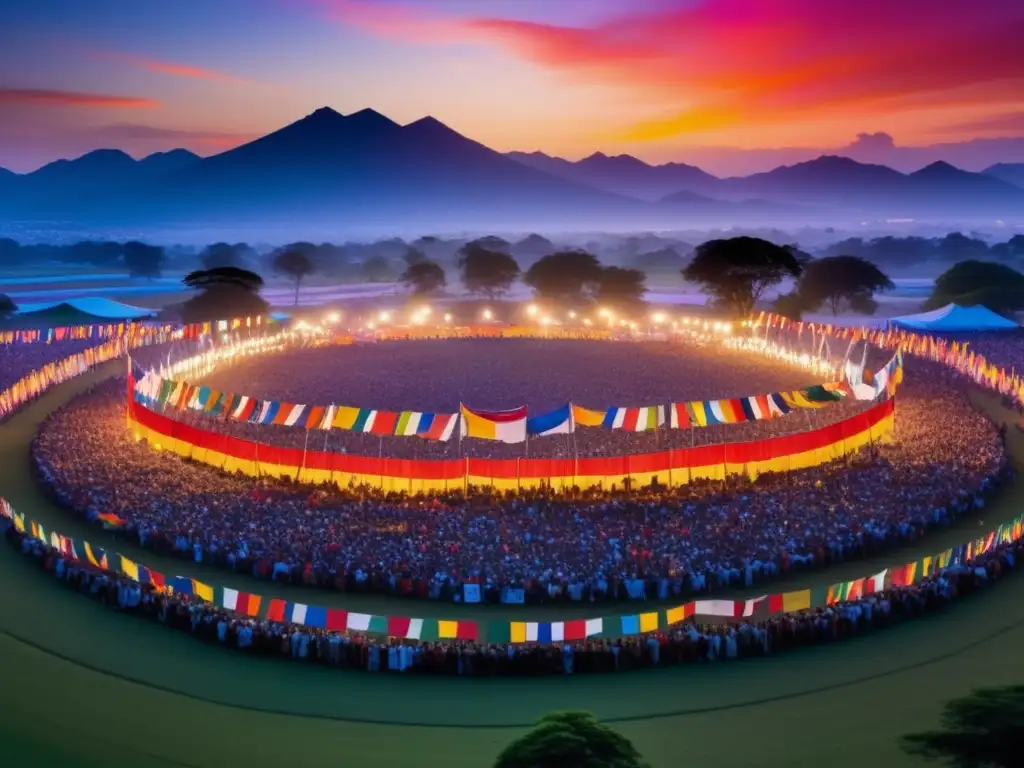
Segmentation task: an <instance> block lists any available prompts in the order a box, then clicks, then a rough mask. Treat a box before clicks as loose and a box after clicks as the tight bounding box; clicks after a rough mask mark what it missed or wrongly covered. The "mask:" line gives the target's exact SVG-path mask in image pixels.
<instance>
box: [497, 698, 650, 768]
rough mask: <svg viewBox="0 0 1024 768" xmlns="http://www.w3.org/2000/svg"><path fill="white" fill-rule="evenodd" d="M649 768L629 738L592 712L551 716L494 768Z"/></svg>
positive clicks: (511, 747) (510, 748) (503, 755)
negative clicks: (605, 723)
mask: <svg viewBox="0 0 1024 768" xmlns="http://www.w3.org/2000/svg"><path fill="white" fill-rule="evenodd" d="M569 766H572V768H646V766H647V763H645V762H644V760H643V758H642V757H641V756H640V753H639V752H638V751H637V750H636V747H634V746H633V745H632V743H630V741H629V739H627V738H626V737H625V736H623V735H621V734H619V733H616V732H615V731H613V730H612V729H611V728H609V727H608V726H606V725H602V724H601V723H600V722H598V720H597V718H596V717H594V715H592V714H591V713H589V712H572V711H570V712H551V713H550V714H547V715H544V717H542V718H541V719H540V720H539V721H538V722H537V725H535V726H534V728H533V730H532V731H530V732H529V733H527V734H526V735H524V736H521V737H519V738H518V739H516V740H515V741H513V742H512V743H511V744H509V745H508V746H507V747H505V749H504V751H503V752H502V753H501V754H500V755H498V759H497V761H495V763H494V768H568V767H569Z"/></svg>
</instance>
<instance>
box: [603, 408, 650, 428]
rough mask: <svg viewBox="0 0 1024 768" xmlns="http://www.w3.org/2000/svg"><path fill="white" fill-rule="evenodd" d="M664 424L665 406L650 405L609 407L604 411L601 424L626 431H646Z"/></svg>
mask: <svg viewBox="0 0 1024 768" xmlns="http://www.w3.org/2000/svg"><path fill="white" fill-rule="evenodd" d="M664 424H665V406H663V405H651V406H645V407H643V408H609V409H608V410H607V411H606V412H605V415H604V423H603V426H604V427H606V428H608V429H624V430H626V431H627V432H646V431H648V430H652V429H657V428H658V427H660V426H663V425H664Z"/></svg>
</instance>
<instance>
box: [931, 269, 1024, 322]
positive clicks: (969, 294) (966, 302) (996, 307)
mask: <svg viewBox="0 0 1024 768" xmlns="http://www.w3.org/2000/svg"><path fill="white" fill-rule="evenodd" d="M950 303H953V304H960V305H961V306H966V307H970V306H975V305H978V304H981V305H982V306H985V307H988V308H989V309H991V310H992V311H993V312H999V313H1001V314H1006V315H1008V314H1012V313H1013V312H1018V311H1020V310H1022V309H1024V274H1021V273H1020V272H1018V271H1017V270H1015V269H1013V268H1012V267H1008V266H1006V265H1005V264H1000V263H998V262H995V261H961V262H960V263H959V264H954V265H953V266H952V267H950V268H949V269H947V270H946V271H945V272H943V273H942V274H941V275H939V277H938V278H937V279H936V280H935V287H934V288H933V289H932V295H931V296H930V297H929V298H928V301H926V302H925V307H924V308H925V309H938V308H939V307H944V306H945V305H946V304H950Z"/></svg>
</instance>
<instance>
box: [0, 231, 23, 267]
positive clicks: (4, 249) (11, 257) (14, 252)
mask: <svg viewBox="0 0 1024 768" xmlns="http://www.w3.org/2000/svg"><path fill="white" fill-rule="evenodd" d="M20 250H21V244H20V243H18V241H17V240H11V239H10V238H9V237H0V265H3V264H13V263H14V261H15V259H17V258H18V256H19V251H20Z"/></svg>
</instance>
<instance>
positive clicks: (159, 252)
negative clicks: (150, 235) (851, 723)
mask: <svg viewBox="0 0 1024 768" xmlns="http://www.w3.org/2000/svg"><path fill="white" fill-rule="evenodd" d="M123 256H124V265H125V267H126V268H127V269H128V274H129V275H131V276H132V277H148V278H154V277H160V274H161V273H160V267H161V265H162V264H163V260H164V249H163V248H162V247H161V246H159V245H147V244H146V243H140V242H138V241H137V240H132V241H130V242H127V243H125V244H124V248H123Z"/></svg>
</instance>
